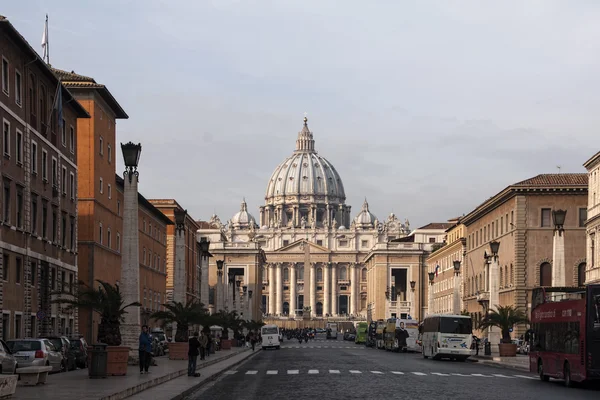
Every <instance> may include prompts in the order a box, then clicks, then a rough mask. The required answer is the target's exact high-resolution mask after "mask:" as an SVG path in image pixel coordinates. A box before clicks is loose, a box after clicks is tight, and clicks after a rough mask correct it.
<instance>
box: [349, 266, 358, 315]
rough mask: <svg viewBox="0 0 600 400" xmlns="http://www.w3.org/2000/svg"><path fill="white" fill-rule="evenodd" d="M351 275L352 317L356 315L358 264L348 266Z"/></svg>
mask: <svg viewBox="0 0 600 400" xmlns="http://www.w3.org/2000/svg"><path fill="white" fill-rule="evenodd" d="M348 272H349V273H350V315H356V263H350V265H349V266H348Z"/></svg>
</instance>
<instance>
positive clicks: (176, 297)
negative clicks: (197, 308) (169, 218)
mask: <svg viewBox="0 0 600 400" xmlns="http://www.w3.org/2000/svg"><path fill="white" fill-rule="evenodd" d="M173 214H175V268H174V271H173V301H175V302H179V303H185V301H186V297H187V296H186V288H187V285H186V282H185V270H186V268H185V217H186V215H187V210H182V209H181V208H176V209H175V210H173Z"/></svg>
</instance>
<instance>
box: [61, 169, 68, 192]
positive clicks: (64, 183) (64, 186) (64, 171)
mask: <svg viewBox="0 0 600 400" xmlns="http://www.w3.org/2000/svg"><path fill="white" fill-rule="evenodd" d="M60 184H61V185H62V189H63V191H62V192H63V194H64V195H66V194H67V167H65V166H63V167H62V181H61V182H60Z"/></svg>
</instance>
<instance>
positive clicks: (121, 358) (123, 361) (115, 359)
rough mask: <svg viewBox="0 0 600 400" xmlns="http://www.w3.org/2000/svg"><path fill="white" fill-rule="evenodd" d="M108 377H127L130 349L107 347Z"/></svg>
mask: <svg viewBox="0 0 600 400" xmlns="http://www.w3.org/2000/svg"><path fill="white" fill-rule="evenodd" d="M106 352H107V354H106V375H108V376H123V375H127V361H129V347H126V346H106Z"/></svg>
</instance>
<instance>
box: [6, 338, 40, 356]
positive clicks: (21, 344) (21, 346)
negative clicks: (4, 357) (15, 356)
mask: <svg viewBox="0 0 600 400" xmlns="http://www.w3.org/2000/svg"><path fill="white" fill-rule="evenodd" d="M7 345H8V348H9V349H10V351H11V352H12V353H16V352H18V351H36V350H41V349H42V344H41V343H40V342H39V341H37V340H12V341H10V342H8V343H7Z"/></svg>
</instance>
